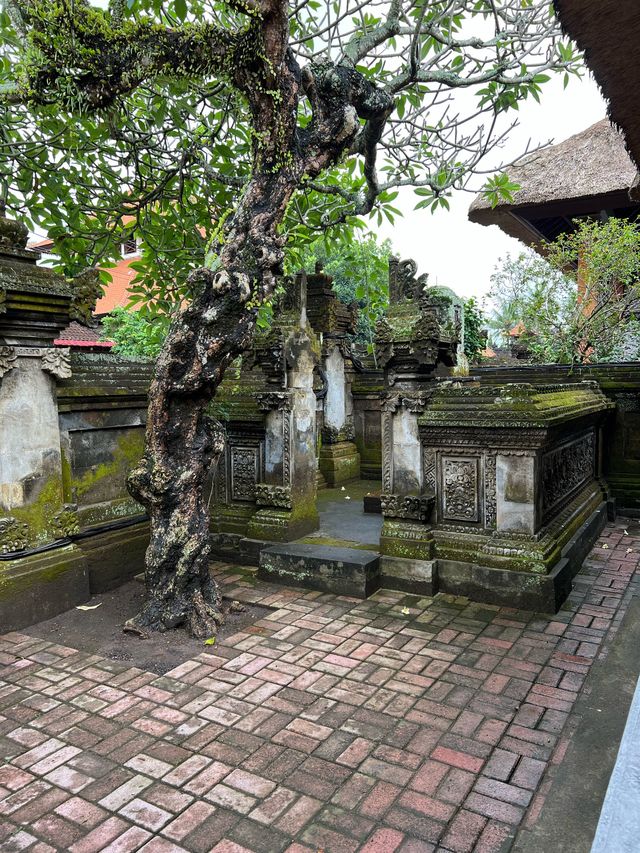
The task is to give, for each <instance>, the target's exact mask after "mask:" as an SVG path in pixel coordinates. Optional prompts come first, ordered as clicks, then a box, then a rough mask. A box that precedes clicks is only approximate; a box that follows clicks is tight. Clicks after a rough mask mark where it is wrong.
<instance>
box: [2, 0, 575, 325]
mask: <svg viewBox="0 0 640 853" xmlns="http://www.w3.org/2000/svg"><path fill="white" fill-rule="evenodd" d="M105 5H106V4H105V3H104V2H102V0H88V2H76V3H73V2H71V3H69V2H68V1H67V0H30V2H29V3H21V4H17V3H16V2H15V0H8V2H7V3H6V4H5V6H4V7H3V9H2V11H0V30H1V35H0V43H1V45H0V126H1V127H2V136H1V139H0V198H3V199H5V200H6V201H7V204H8V209H9V211H10V212H11V213H12V214H14V215H17V216H18V217H20V218H22V219H23V220H24V221H25V222H26V224H28V225H29V226H30V227H31V228H32V229H34V230H38V231H40V232H46V233H48V234H49V236H50V237H52V239H54V241H55V245H56V251H57V253H58V254H57V260H56V264H57V266H58V267H59V268H60V269H61V270H62V271H63V272H64V273H65V274H67V275H72V274H74V273H76V272H78V271H80V270H82V269H84V268H86V267H88V266H94V265H104V264H108V263H109V262H115V261H116V260H117V259H118V256H119V243H120V241H121V239H122V235H123V233H124V232H125V231H126V229H128V228H131V229H135V232H136V235H137V236H139V237H140V238H141V239H142V241H143V245H144V247H145V248H144V250H143V256H142V259H141V260H140V261H139V262H137V263H136V265H135V268H136V270H137V272H138V277H137V279H136V281H135V282H134V301H136V302H137V303H138V304H139V305H141V304H145V303H149V302H153V303H154V304H155V306H156V307H155V310H158V311H164V312H165V313H170V312H171V311H172V310H173V309H174V308H175V306H177V305H179V304H181V303H182V302H183V301H184V300H185V299H188V298H189V296H190V295H191V294H190V293H189V288H188V285H187V279H188V275H189V273H190V271H191V270H193V269H194V268H195V267H197V266H198V265H201V264H202V263H209V264H211V263H214V262H215V258H212V257H210V255H209V250H210V247H211V246H212V242H213V238H214V237H215V236H216V234H217V233H218V232H217V228H218V225H219V223H220V222H221V221H224V220H225V218H228V217H229V214H230V213H232V212H233V210H234V209H235V208H236V206H237V203H238V199H239V198H240V197H241V194H242V193H243V191H244V188H245V186H246V183H247V180H248V179H249V178H250V176H251V174H252V170H253V169H254V168H255V165H256V162H258V160H257V159H256V158H258V153H259V150H260V140H259V139H258V138H257V137H256V134H255V128H254V127H253V122H254V117H253V116H252V115H251V113H250V110H249V108H248V105H247V103H246V99H245V98H244V96H243V95H242V94H240V93H239V91H238V89H237V87H236V86H234V80H233V71H234V69H233V68H232V64H233V61H234V59H235V58H237V53H236V51H237V50H240V49H241V50H243V51H245V52H246V53H248V54H251V51H253V54H251V55H252V56H255V59H256V60H258V59H260V58H261V50H262V48H261V46H260V43H259V42H260V40H259V39H258V38H246V37H245V36H246V34H247V33H248V32H249V30H251V28H252V27H253V25H254V22H255V19H256V17H257V16H256V13H255V11H253V9H252V7H251V5H250V4H246V5H243V3H242V2H239V1H238V0H235V2H233V3H224V2H215V3H209V2H207V0H111V2H110V3H109V9H108V10H107V9H105V8H104V6H105ZM20 7H21V8H22V9H25V8H28V10H29V15H30V16H31V17H30V18H29V21H28V22H27V26H26V27H25V24H24V21H22V22H21V20H20V14H19V13H17V11H16V10H17V9H18V8H20ZM394 15H398V4H396V3H394V2H390V0H386V2H383V3H377V2H373V0H371V2H370V3H365V5H364V6H363V5H362V3H360V2H358V0H336V2H335V3H331V4H326V5H323V4H320V3H318V2H316V0H311V2H308V3H302V4H293V3H292V4H291V8H290V17H289V34H290V50H291V55H292V56H293V57H294V59H295V61H297V62H298V63H299V65H300V67H303V66H308V65H310V64H311V63H313V62H314V61H318V60H320V59H321V60H322V61H326V60H327V59H329V60H331V61H335V62H338V61H343V62H344V61H345V57H346V62H347V63H353V65H355V67H356V68H357V69H358V71H360V72H361V73H362V74H363V76H364V77H365V78H366V79H367V80H368V81H371V82H373V83H375V84H376V86H378V87H380V88H381V89H385V90H386V91H387V92H389V93H390V94H391V96H392V97H393V98H395V113H394V114H392V115H391V116H390V118H389V120H388V122H387V124H386V127H385V130H384V133H383V136H382V138H381V140H380V143H379V153H378V163H377V169H378V173H379V174H378V187H377V191H376V198H375V204H374V206H373V209H372V210H371V211H370V213H365V214H363V215H362V216H360V215H359V211H361V210H363V209H364V207H366V205H365V206H364V207H363V199H364V198H365V197H366V195H367V191H368V189H369V185H368V183H367V175H366V174H365V165H364V160H363V157H362V156H361V152H359V153H357V154H355V153H354V154H350V155H349V156H346V157H344V158H342V159H341V160H340V161H339V162H338V163H337V164H335V165H332V166H331V167H330V168H328V169H325V170H324V172H323V173H322V175H321V176H319V177H318V178H317V179H315V180H309V179H303V180H302V181H301V183H300V185H299V186H298V188H297V191H296V193H295V194H294V196H293V198H292V201H291V203H290V205H289V208H288V210H287V214H286V217H285V220H284V222H283V224H282V226H281V230H282V231H283V233H285V234H286V235H287V237H288V246H289V247H290V249H289V261H290V265H291V267H292V268H293V269H296V268H299V263H295V255H296V253H297V254H298V255H299V256H300V255H302V254H304V253H305V252H306V251H307V248H308V246H309V245H310V244H311V243H313V241H314V240H315V239H316V238H317V237H318V235H319V234H321V233H324V232H327V231H331V230H336V229H337V230H338V231H339V232H340V235H339V236H340V238H341V239H343V240H344V239H348V238H349V237H352V236H353V234H355V233H357V232H358V231H360V230H362V229H363V228H365V226H366V224H368V222H370V223H374V224H375V223H378V224H379V223H381V222H382V221H383V220H387V221H390V222H393V221H394V219H395V217H397V216H398V215H399V210H398V208H397V207H396V206H395V204H396V199H397V195H398V188H399V187H412V188H414V189H415V191H416V193H417V196H418V199H417V206H418V207H419V208H427V209H429V210H432V211H435V210H438V209H440V208H442V207H444V208H446V207H447V206H448V204H449V202H448V196H449V195H450V193H451V192H452V190H453V189H457V188H460V187H467V186H468V182H469V180H470V179H471V178H472V177H473V176H474V175H478V176H484V173H485V170H484V158H485V157H486V155H487V154H489V153H490V152H491V151H492V150H493V149H494V148H495V146H496V145H498V144H500V143H501V141H502V139H503V136H504V133H505V132H506V130H507V128H508V127H509V122H510V118H509V117H508V114H511V113H512V112H513V111H515V110H517V108H518V105H519V103H520V102H522V100H526V99H527V98H530V97H533V98H536V99H537V98H538V97H539V93H540V89H541V86H543V85H544V83H545V82H546V80H547V79H548V77H549V75H550V74H552V73H561V74H563V75H569V74H577V73H579V58H578V56H577V55H576V54H575V51H574V49H573V47H572V46H571V45H570V44H568V43H565V42H564V41H563V40H562V39H561V36H560V34H559V27H558V24H557V21H555V19H554V17H553V12H552V9H551V7H550V4H548V3H547V2H543V0H526V2H525V0H501V2H499V3H497V4H496V3H493V2H489V0H477V1H476V2H473V3H470V4H469V3H466V2H463V0H455V1H454V2H453V3H443V2H433V3H428V4H426V3H417V4H413V5H411V4H409V6H407V8H406V9H403V11H402V24H400V18H399V17H398V20H397V21H396V22H395V23H394V19H393V16H394ZM494 30H495V32H494ZM25 32H26V35H25ZM219 32H222V33H223V34H224V35H225V37H226V40H225V38H223V39H222V41H220V39H219V38H218V35H217V34H218V33H219ZM251 32H253V30H251ZM167 33H169V34H170V35H169V38H170V39H172V40H173V41H171V45H173V44H174V42H175V43H176V44H177V45H178V47H179V49H178V48H176V49H175V50H173V51H171V50H168V51H166V56H165V53H164V52H163V51H165V50H166V42H165V39H166V38H167V35H166V34H167ZM176 40H177V41H176ZM105 45H106V47H105ZM216 45H218V47H219V48H220V50H221V51H222V52H221V53H220V52H219V51H218V52H216V50H214V48H215V46H216ZM225 45H227V46H228V51H227V52H226V53H225V50H224V48H225ZM470 45H473V46H472V47H470ZM212 46H213V47H212ZM207 50H209V51H210V61H209V62H207V53H206V52H207ZM164 58H166V61H164ZM150 68H153V69H154V70H153V72H151V71H150V70H149V69H150ZM123 69H124V70H123ZM101 75H103V76H104V78H105V79H104V81H102V80H101V79H100V77H101ZM16 81H19V85H18V91H17V92H16ZM103 84H104V86H103ZM103 88H104V89H105V91H106V90H108V92H107V94H108V95H109V97H105V100H104V101H100V97H101V95H102V94H103ZM458 88H460V89H464V90H465V92H467V93H469V108H468V111H467V112H468V113H469V114H468V115H466V114H464V113H461V114H460V115H459V116H456V117H455V118H454V117H453V116H452V111H451V97H452V95H451V93H452V91H453V90H455V89H458ZM279 94H280V93H279V92H277V91H276V92H274V100H276V98H277V96H278V95H279ZM38 95H43V97H38ZM14 96H15V99H14ZM92 98H93V101H92V100H91V99H92ZM20 101H22V103H21V102H20ZM25 101H26V102H27V103H28V107H25V105H24V102H25ZM92 104H94V105H95V104H98V106H97V107H96V108H95V109H93V108H92ZM100 104H102V106H100ZM503 116H504V117H505V123H504V124H503V125H501V124H500V121H501V120H502V117H503ZM297 118H298V127H299V130H300V131H302V130H303V129H304V128H306V127H308V126H309V125H310V123H311V122H312V120H313V117H312V109H311V104H310V101H309V99H308V98H305V97H301V98H300V101H299V103H298V106H297ZM276 121H277V117H276ZM487 129H488V130H487ZM257 152H258V153H257ZM289 154H290V157H289V159H287V158H283V160H282V162H281V163H279V164H278V167H279V168H282V169H286V168H287V167H288V166H289V165H290V160H291V157H293V152H289ZM258 159H259V158H258ZM482 181H484V177H482V178H481V182H482ZM485 189H486V192H487V194H488V196H489V197H490V198H491V200H492V202H496V203H497V201H499V200H501V199H508V198H509V197H510V194H511V193H512V192H513V191H514V190H515V187H514V185H513V184H511V183H510V182H509V180H508V178H507V176H506V175H499V176H497V177H495V178H492V179H490V180H489V181H487V182H486V187H485ZM366 217H369V219H368V222H367V219H366ZM227 221H228V219H227ZM359 298H360V297H359ZM368 301H369V303H370V304H372V305H373V304H374V303H375V294H374V298H371V299H369V300H368ZM265 311H267V313H268V309H265Z"/></svg>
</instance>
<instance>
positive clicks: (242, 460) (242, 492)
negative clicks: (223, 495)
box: [230, 446, 260, 501]
mask: <svg viewBox="0 0 640 853" xmlns="http://www.w3.org/2000/svg"><path fill="white" fill-rule="evenodd" d="M230 460H231V471H230V475H231V499H232V500H234V501H253V500H255V497H256V483H257V482H258V480H259V479H260V476H259V471H260V456H259V448H258V447H242V446H235V447H232V448H231V451H230Z"/></svg>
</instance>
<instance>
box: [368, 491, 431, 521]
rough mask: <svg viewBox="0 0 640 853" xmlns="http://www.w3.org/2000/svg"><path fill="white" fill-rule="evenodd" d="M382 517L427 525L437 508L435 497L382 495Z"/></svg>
mask: <svg viewBox="0 0 640 853" xmlns="http://www.w3.org/2000/svg"><path fill="white" fill-rule="evenodd" d="M380 505H381V507H382V515H383V516H384V517H385V518H402V519H406V520H408V521H420V522H422V523H427V522H428V521H430V519H431V515H432V513H433V508H434V506H435V496H434V495H396V494H382V495H380Z"/></svg>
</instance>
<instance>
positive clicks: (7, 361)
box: [0, 347, 16, 379]
mask: <svg viewBox="0 0 640 853" xmlns="http://www.w3.org/2000/svg"><path fill="white" fill-rule="evenodd" d="M15 361H16V351H15V350H14V348H13V347H0V379H1V378H2V377H3V376H4V375H5V373H8V372H9V371H10V370H13V368H14V367H15Z"/></svg>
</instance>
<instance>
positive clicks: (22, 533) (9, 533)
mask: <svg viewBox="0 0 640 853" xmlns="http://www.w3.org/2000/svg"><path fill="white" fill-rule="evenodd" d="M28 544H29V527H28V526H27V524H25V522H24V521H18V520H17V519H16V518H11V517H8V518H0V553H2V554H11V553H13V552H14V551H24V550H25V548H26V547H27V546H28Z"/></svg>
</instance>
